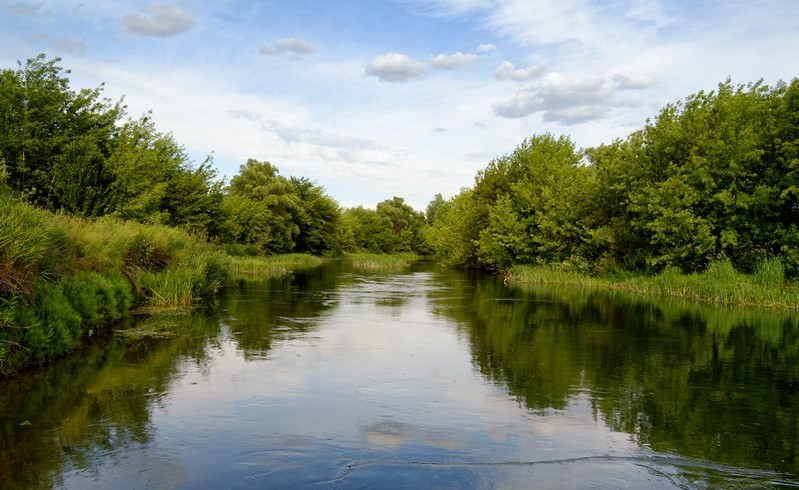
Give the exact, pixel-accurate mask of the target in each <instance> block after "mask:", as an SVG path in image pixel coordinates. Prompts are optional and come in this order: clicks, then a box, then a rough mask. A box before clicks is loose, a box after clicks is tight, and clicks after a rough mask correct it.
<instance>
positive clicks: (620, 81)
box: [613, 72, 657, 90]
mask: <svg viewBox="0 0 799 490" xmlns="http://www.w3.org/2000/svg"><path fill="white" fill-rule="evenodd" d="M613 81H614V82H616V86H617V87H618V88H619V89H621V90H640V89H645V88H649V87H652V86H654V85H656V84H657V81H656V80H655V79H654V78H652V77H651V76H649V75H646V74H643V73H626V72H625V73H616V74H615V75H613Z"/></svg>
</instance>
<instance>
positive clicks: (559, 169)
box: [428, 79, 799, 276]
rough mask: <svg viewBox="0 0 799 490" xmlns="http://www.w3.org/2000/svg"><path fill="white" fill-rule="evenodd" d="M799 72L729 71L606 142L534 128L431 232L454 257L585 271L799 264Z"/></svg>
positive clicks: (443, 255) (798, 268) (437, 217)
mask: <svg viewBox="0 0 799 490" xmlns="http://www.w3.org/2000/svg"><path fill="white" fill-rule="evenodd" d="M797 225H799V79H794V80H793V81H792V82H791V83H784V82H779V83H777V84H776V85H775V86H772V87H769V86H767V85H765V84H764V83H763V82H762V81H759V82H755V83H749V84H747V85H733V84H732V82H731V81H730V80H727V81H725V82H723V83H721V84H719V85H718V89H717V90H715V91H710V92H704V91H702V92H698V93H697V94H694V95H691V96H689V97H688V98H686V99H685V100H684V101H680V102H677V103H673V104H669V105H667V106H666V107H665V108H663V109H662V110H661V111H660V113H659V114H658V115H657V116H656V117H655V118H654V119H653V120H647V122H646V125H645V126H644V128H643V129H641V130H638V131H635V132H633V133H631V134H630V135H629V136H628V137H626V138H624V139H618V140H616V141H614V142H612V143H610V144H603V145H600V146H598V147H596V148H588V149H577V148H576V147H575V145H574V143H572V141H571V140H570V139H569V138H567V137H564V136H560V137H555V136H553V135H550V134H544V135H535V136H532V137H530V138H528V139H526V140H525V141H523V142H522V143H521V144H520V145H519V146H518V147H517V148H516V149H515V150H514V151H513V152H512V153H510V154H508V155H505V156H502V157H500V158H497V159H495V160H493V161H492V162H490V163H489V164H488V166H487V167H486V168H485V169H484V170H482V171H481V172H479V174H478V175H477V177H476V178H475V184H474V186H473V187H471V188H466V189H463V190H462V192H460V193H459V194H458V195H456V196H454V197H453V198H452V199H450V200H448V201H445V202H443V203H439V204H438V205H437V209H436V211H435V213H434V215H433V220H432V223H431V230H430V231H429V233H428V238H429V242H430V244H431V246H432V248H433V249H434V250H435V251H436V254H437V256H438V257H439V258H440V260H442V261H443V262H445V263H447V264H450V265H456V266H465V267H485V268H493V269H503V268H507V267H510V266H512V265H517V264H538V263H553V262H556V263H561V262H568V263H570V264H572V265H573V266H575V267H577V268H578V269H581V270H584V271H585V272H587V273H605V272H613V271H617V270H627V271H647V272H656V271H660V270H663V269H665V268H668V267H674V268H678V269H680V270H682V271H683V272H687V273H690V272H697V271H702V270H704V269H705V268H706V267H707V266H708V264H709V263H711V262H713V261H717V260H730V261H731V262H732V264H733V265H734V266H735V268H736V269H738V270H740V271H742V272H752V271H753V269H754V268H755V267H756V266H757V265H758V264H759V263H762V262H763V261H766V260H770V259H773V258H778V259H780V260H781V261H782V263H783V265H784V267H785V269H786V272H787V273H788V274H790V275H791V276H796V275H797V273H798V272H799V229H797Z"/></svg>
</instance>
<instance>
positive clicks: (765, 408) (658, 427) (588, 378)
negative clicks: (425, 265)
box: [434, 281, 799, 475]
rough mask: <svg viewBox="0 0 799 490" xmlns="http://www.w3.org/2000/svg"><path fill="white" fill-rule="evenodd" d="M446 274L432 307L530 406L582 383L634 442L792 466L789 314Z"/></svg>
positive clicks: (489, 371)
mask: <svg viewBox="0 0 799 490" xmlns="http://www.w3.org/2000/svg"><path fill="white" fill-rule="evenodd" d="M450 284H452V285H453V290H451V291H448V292H447V293H446V294H445V295H443V296H442V297H436V298H434V304H435V305H436V311H437V312H438V313H439V314H441V315H445V316H447V317H450V318H453V319H455V320H457V321H458V324H459V325H460V326H461V329H462V330H463V331H465V332H466V333H467V334H468V335H469V339H470V346H471V351H472V358H473V361H474V363H475V366H476V367H477V368H478V369H479V370H480V372H481V373H482V374H483V375H484V376H486V377H487V378H488V379H491V380H493V381H494V382H498V383H502V384H503V385H505V386H507V389H508V391H509V393H511V394H512V395H513V396H514V397H515V398H516V399H517V400H518V401H519V403H521V404H523V405H524V406H526V407H527V408H529V409H530V410H532V411H534V412H536V413H545V412H543V411H545V410H546V409H556V410H567V409H568V408H569V406H570V404H571V403H572V402H573V400H574V397H575V395H576V394H578V393H583V392H584V393H587V394H588V395H589V397H590V403H591V407H592V411H593V413H594V414H595V416H596V418H597V419H598V420H601V421H602V422H603V423H604V424H606V425H607V426H608V427H609V428H610V429H611V430H613V431H614V432H623V433H627V434H630V435H631V436H632V437H633V440H635V441H636V442H637V443H638V444H639V445H641V446H644V447H648V448H651V449H653V450H655V451H658V452H662V453H679V454H682V455H684V456H688V457H691V458H697V459H700V460H709V461H714V462H717V463H720V464H724V465H731V466H740V467H754V468H763V469H773V470H778V471H782V472H788V473H791V474H794V475H796V474H797V473H798V472H799V465H798V464H797V460H796V456H797V451H799V450H798V449H797V447H798V445H799V424H797V417H799V406H797V402H799V397H797V388H799V383H798V382H797V381H798V379H797V375H798V374H799V362H797V361H799V358H798V356H799V340H798V339H797V334H799V329H798V328H797V317H796V315H794V314H790V313H784V312H775V311H764V310H755V309H744V308H717V307H710V306H703V305H687V304H678V303H673V302H671V303H670V302H666V301H653V300H651V299H642V298H631V297H629V296H624V295H618V294H611V293H606V292H596V291H593V292H591V291H580V290H574V289H567V288H560V289H558V288H552V287H527V288H511V289H510V290H508V289H506V288H504V287H502V286H501V285H499V284H498V283H496V282H490V281H489V282H481V283H478V284H477V285H476V286H475V285H473V284H471V283H458V282H451V283H450ZM458 285H461V286H463V287H459V286H458Z"/></svg>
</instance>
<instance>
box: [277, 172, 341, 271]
mask: <svg viewBox="0 0 799 490" xmlns="http://www.w3.org/2000/svg"><path fill="white" fill-rule="evenodd" d="M289 182H290V183H291V185H292V187H293V189H294V193H295V194H296V195H297V197H299V200H300V205H301V206H302V210H303V212H302V215H301V216H300V234H299V236H298V237H297V246H296V251H297V252H304V253H310V254H316V255H319V254H325V253H330V252H338V251H340V249H341V244H340V242H341V228H340V223H339V219H340V217H341V209H340V208H339V205H338V203H337V202H336V201H335V200H333V198H331V197H330V196H328V195H327V194H325V191H324V189H323V188H322V187H319V186H316V185H314V184H313V183H312V182H311V181H310V180H308V179H306V178H305V177H301V178H298V177H291V178H290V179H289Z"/></svg>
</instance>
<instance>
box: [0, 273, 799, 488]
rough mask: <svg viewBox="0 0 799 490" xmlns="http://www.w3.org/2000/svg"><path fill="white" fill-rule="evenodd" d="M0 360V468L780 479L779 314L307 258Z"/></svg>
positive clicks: (798, 395)
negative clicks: (18, 361) (300, 268)
mask: <svg viewBox="0 0 799 490" xmlns="http://www.w3.org/2000/svg"><path fill="white" fill-rule="evenodd" d="M123 327H125V328H135V329H138V330H148V331H151V332H160V333H161V335H157V336H155V337H144V338H138V339H137V338H135V337H133V338H131V337H123V336H120V335H114V336H112V337H111V338H110V339H105V340H104V341H102V340H100V339H98V341H97V342H96V343H95V344H93V345H90V346H88V347H87V348H86V349H84V351H82V352H80V353H78V354H76V355H74V356H72V357H70V358H67V359H64V360H62V361H60V362H58V363H56V364H54V365H52V366H49V367H47V368H46V369H43V370H41V371H37V372H32V373H27V374H24V375H22V376H19V377H16V378H14V379H10V380H4V381H0V388H2V389H1V390H0V488H6V489H10V488H50V487H56V488H115V489H125V488H286V487H288V488H296V487H311V488H531V487H532V488H597V487H599V488H602V487H605V488H644V487H646V488H763V487H775V486H783V485H784V486H799V461H797V455H798V454H799V317H797V315H796V314H795V313H786V312H774V311H763V310H753V309H730V308H716V307H710V306H702V305H686V304H675V303H669V302H666V301H656V300H651V299H646V298H640V297H629V296H623V295H618V294H613V293H608V292H597V291H588V290H579V289H573V288H554V287H528V288H522V287H514V286H508V285H506V284H503V282H502V280H501V278H498V277H496V276H487V275H481V274H473V273H466V272H459V271H451V270H446V269H442V268H438V267H436V266H434V265H431V264H425V263H420V264H415V265H414V266H413V268H412V269H411V270H409V271H405V272H402V273H370V272H363V271H358V270H353V269H352V268H351V267H350V266H348V265H346V264H343V263H340V262H332V263H330V264H328V265H326V266H324V267H322V268H321V269H315V270H310V271H307V272H303V273H297V274H294V275H291V276H289V277H286V278H281V279H277V280H273V281H269V282H260V283H257V282H255V283H250V284H248V285H245V286H243V287H242V288H240V289H237V290H233V291H230V292H228V293H227V294H226V295H225V297H224V298H222V299H220V301H219V303H218V305H216V306H215V307H214V308H212V309H211V310H209V311H207V312H203V313H196V314H193V315H183V316H180V315H178V316H158V317H151V318H147V319H143V320H139V323H138V324H136V325H125V326H123Z"/></svg>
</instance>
